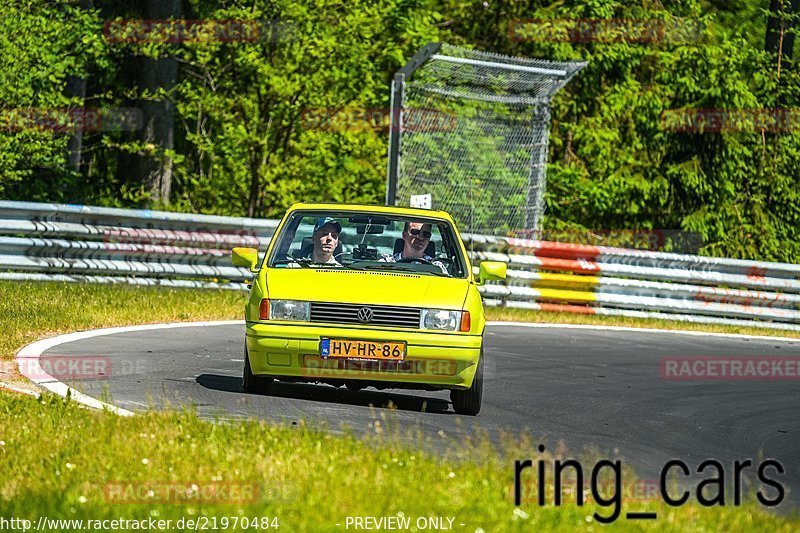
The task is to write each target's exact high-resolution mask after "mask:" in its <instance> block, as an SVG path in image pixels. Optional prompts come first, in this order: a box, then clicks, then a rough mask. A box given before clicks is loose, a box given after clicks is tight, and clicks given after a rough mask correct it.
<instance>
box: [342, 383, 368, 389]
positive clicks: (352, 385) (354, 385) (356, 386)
mask: <svg viewBox="0 0 800 533" xmlns="http://www.w3.org/2000/svg"><path fill="white" fill-rule="evenodd" d="M344 386H345V387H347V390H349V391H350V392H358V391H360V390H363V389H366V388H367V386H366V385H361V384H360V383H353V382H352V381H348V382H347V383H345V384H344Z"/></svg>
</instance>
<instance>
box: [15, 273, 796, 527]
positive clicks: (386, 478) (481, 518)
mask: <svg viewBox="0 0 800 533" xmlns="http://www.w3.org/2000/svg"><path fill="white" fill-rule="evenodd" d="M0 296H2V297H1V298H0V313H2V314H0V316H2V336H0V358H2V359H5V360H8V359H10V358H11V357H13V354H14V352H15V351H16V350H17V349H18V348H19V347H20V346H22V345H23V344H26V343H28V342H31V341H33V340H36V339H37V338H39V337H42V336H48V335H52V334H56V333H59V332H66V331H74V330H80V329H88V328H96V327H104V326H113V325H121V324H131V323H149V322H164V321H176V320H203V319H212V318H217V319H227V318H237V317H238V316H239V314H240V310H241V305H242V302H243V299H244V296H243V295H241V294H228V293H222V292H210V291H184V290H180V291H179V290H175V291H164V290H155V289H146V288H131V287H94V286H84V285H58V284H35V285H28V284H16V283H14V284H10V283H0ZM515 319H517V318H516V317H515ZM380 422H381V421H380V416H378V418H377V420H376V422H375V423H374V424H373V430H374V434H373V435H371V436H369V437H366V438H355V437H353V436H350V435H345V436H332V435H330V434H326V433H321V432H315V431H312V430H309V429H307V428H305V427H304V426H300V427H297V428H294V429H293V428H289V427H284V426H274V425H269V424H266V423H263V422H259V421H255V420H251V421H245V422H236V423H225V424H214V423H210V422H206V421H203V420H200V419H198V417H197V416H196V415H195V414H194V413H193V412H192V411H180V412H169V413H147V414H144V415H141V416H137V417H134V418H132V419H129V418H120V417H116V416H114V415H111V414H109V413H104V412H95V411H90V410H87V409H83V408H79V407H77V406H75V405H74V403H73V402H70V401H68V400H63V399H61V398H53V397H49V396H45V397H43V399H41V400H36V399H33V398H29V397H25V396H18V395H12V394H3V393H0V519H2V518H5V519H9V518H12V517H14V518H17V519H29V520H32V521H33V525H35V524H36V523H37V521H38V518H39V517H40V516H46V517H48V518H49V519H72V520H75V519H84V520H112V519H118V518H124V519H135V520H150V519H152V520H154V521H157V520H172V521H173V522H172V523H171V524H170V528H171V529H173V530H175V529H196V525H195V524H188V523H187V522H186V521H185V520H200V521H203V520H208V522H202V523H201V524H197V525H200V528H199V529H202V528H203V527H202V526H203V524H205V526H206V527H207V528H210V527H211V526H212V525H214V524H213V522H212V521H211V520H212V519H213V518H215V517H216V519H217V522H216V524H215V525H216V526H217V529H226V530H241V529H248V530H250V531H252V530H254V529H264V528H263V526H264V525H265V524H268V525H271V526H274V524H275V522H274V521H272V520H268V521H267V522H266V523H265V522H263V521H261V520H259V522H258V525H259V526H260V527H258V528H254V527H252V522H250V520H252V519H254V518H259V519H260V518H261V517H267V518H269V519H272V518H275V517H277V519H278V522H277V523H278V524H279V526H280V527H279V529H282V530H284V531H348V530H355V528H354V527H353V525H350V527H349V528H348V527H346V525H347V517H348V516H350V517H355V516H360V517H364V516H372V517H382V516H392V517H396V518H399V519H400V520H404V519H406V518H408V519H411V520H412V525H414V524H415V523H416V521H417V519H418V518H419V517H447V518H453V520H454V521H453V525H452V528H453V530H454V531H523V530H524V531H529V530H537V529H545V528H546V529H548V530H550V529H558V530H573V529H575V528H585V529H599V527H601V526H600V524H598V523H597V520H596V519H595V518H594V517H593V513H595V512H597V513H598V515H599V516H608V515H610V514H611V511H612V507H609V506H599V505H597V504H587V505H584V506H577V505H575V504H574V503H570V502H572V501H574V500H573V499H572V498H574V496H572V497H565V502H566V503H565V504H564V505H562V506H560V507H554V506H553V505H552V503H550V504H549V505H547V506H545V507H539V506H538V505H536V504H535V503H532V502H531V503H523V505H522V506H521V507H519V508H515V507H514V505H513V499H512V481H513V460H514V459H523V458H533V459H534V460H536V459H539V458H540V457H542V456H541V455H540V454H538V453H537V452H536V451H535V444H536V443H533V442H528V441H518V440H514V439H513V438H509V439H508V442H507V444H505V445H504V446H503V447H493V446H491V445H490V444H488V443H487V441H486V440H485V439H482V438H480V437H475V438H472V439H468V440H467V442H458V443H453V444H450V446H452V447H453V448H452V451H453V454H449V453H446V454H444V455H436V456H433V455H430V454H428V453H426V452H423V451H419V450H415V449H411V448H410V447H409V446H408V445H407V444H403V443H404V442H408V439H402V438H399V437H400V436H398V435H396V434H393V433H392V431H391V430H387V429H386V427H385V424H381V423H380ZM455 452H458V453H457V455H458V459H454V458H453V457H454V456H455V455H456V453H455ZM528 472H529V473H531V477H533V472H532V471H530V470H529V471H528ZM629 476H630V473H627V472H626V477H625V483H626V484H630V483H632V482H633V478H631V477H629ZM534 483H535V481H534ZM528 496H530V495H528ZM747 501H749V502H752V501H753V498H750V499H749V500H747ZM630 510H636V511H645V510H647V511H652V512H656V513H657V515H658V519H657V520H655V521H640V522H630V521H626V520H625V518H624V513H625V512H626V511H630ZM223 517H225V518H227V522H225V523H226V524H227V527H222V526H223ZM244 518H247V519H248V525H250V526H251V527H248V528H242V527H241V526H242V524H243V522H242V520H243V519H244ZM180 519H184V522H183V527H180V524H179V523H178V522H177V521H178V520H180ZM234 520H237V526H238V527H235V528H234V527H232V525H233V524H234ZM444 523H445V524H449V522H447V520H446V519H445V522H444ZM337 524H339V525H337ZM461 524H464V525H463V526H462V525H461ZM84 525H86V523H84ZM97 525H99V526H101V528H102V529H104V530H105V529H114V528H115V527H114V525H113V524H112V523H110V522H106V523H104V524H103V523H99V524H97ZM156 525H157V523H156ZM164 525H166V524H164ZM103 526H104V527H103ZM615 526H616V527H636V528H639V529H651V530H670V531H683V530H685V529H688V528H689V527H691V528H692V529H705V530H753V529H758V530H762V529H763V530H774V531H795V530H797V528H798V526H800V522H798V520H796V519H789V518H786V517H778V516H774V515H772V514H769V513H767V512H765V511H763V510H762V509H760V508H758V507H756V506H755V505H754V504H752V503H748V504H747V505H745V506H743V507H741V508H738V509H731V508H730V507H727V508H711V509H705V508H701V507H699V506H697V505H687V506H685V507H680V508H670V507H667V506H666V505H664V504H663V503H659V502H655V501H640V502H636V503H627V504H626V503H623V508H622V517H621V518H620V519H619V520H618V521H617V522H616V523H615ZM127 527H128V529H133V527H132V526H131V524H130V523H129V524H127ZM6 529H8V527H6ZM44 529H45V530H51V531H52V530H77V527H76V524H74V523H73V524H71V525H70V524H65V523H61V524H53V523H49V524H45V527H44ZM94 529H100V528H94ZM116 529H122V528H121V526H119V525H117V526H116ZM420 530H421V528H420Z"/></svg>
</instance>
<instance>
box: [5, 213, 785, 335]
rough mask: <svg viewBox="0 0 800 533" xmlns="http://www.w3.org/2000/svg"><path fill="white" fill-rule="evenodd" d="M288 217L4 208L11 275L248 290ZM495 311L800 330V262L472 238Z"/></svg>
mask: <svg viewBox="0 0 800 533" xmlns="http://www.w3.org/2000/svg"><path fill="white" fill-rule="evenodd" d="M277 224H278V221H277V220H260V219H249V218H238V217H222V216H209V215H195V214H184V213H170V212H163V211H147V210H129V209H117V208H104V207H89V206H79V205H60V204H39V203H31V202H9V201H0V279H7V280H8V279H10V280H19V281H22V280H28V281H38V280H53V281H81V282H87V281H91V282H98V283H128V284H137V285H151V286H165V287H197V288H222V289H230V290H246V289H247V287H248V285H247V284H246V283H243V282H246V281H247V280H249V279H250V278H252V274H251V273H250V272H249V271H248V270H246V269H243V268H238V267H234V266H232V265H231V263H230V250H231V248H233V247H235V246H251V247H256V248H259V249H261V250H264V249H265V248H266V246H267V244H268V243H269V241H270V238H271V236H272V233H273V232H274V231H275V228H276V227H277ZM463 237H464V239H465V243H466V245H467V248H468V249H469V250H470V255H471V257H472V261H473V263H474V264H475V265H476V266H475V267H474V270H475V271H476V272H477V270H478V269H477V265H478V264H479V263H480V262H481V261H484V260H492V261H503V262H505V263H507V264H508V265H509V270H508V278H507V279H506V280H503V281H502V282H490V283H488V284H487V285H485V286H483V287H481V291H482V293H483V294H484V297H485V302H486V304H487V305H501V306H506V307H513V308H527V309H537V310H543V311H560V312H569V313H580V314H602V315H614V316H635V317H648V318H664V319H670V320H681V321H690V322H698V323H713V324H731V325H758V326H761V327H767V328H779V329H791V330H800V265H797V264H789V263H770V262H763V261H746V260H740V259H726V258H712V257H702V256H696V255H684V254H672V253H662V252H652V251H646V250H628V249H623V248H612V247H601V246H587V245H576V244H566V243H556V242H547V241H536V240H525V239H515V238H507V237H496V236H487V235H473V234H464V235H463Z"/></svg>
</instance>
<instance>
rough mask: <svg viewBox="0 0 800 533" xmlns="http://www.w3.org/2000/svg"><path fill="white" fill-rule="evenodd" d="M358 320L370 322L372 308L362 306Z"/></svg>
mask: <svg viewBox="0 0 800 533" xmlns="http://www.w3.org/2000/svg"><path fill="white" fill-rule="evenodd" d="M358 320H359V321H360V322H365V323H366V322H370V321H371V320H372V309H370V308H369V307H362V308H361V309H359V310H358Z"/></svg>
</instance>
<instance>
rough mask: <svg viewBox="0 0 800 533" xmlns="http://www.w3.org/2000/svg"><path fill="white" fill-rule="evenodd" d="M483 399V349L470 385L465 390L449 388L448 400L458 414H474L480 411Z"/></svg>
mask: <svg viewBox="0 0 800 533" xmlns="http://www.w3.org/2000/svg"><path fill="white" fill-rule="evenodd" d="M482 400H483V350H481V358H480V359H479V360H478V368H477V369H475V378H474V379H473V380H472V386H471V387H470V388H468V389H467V390H451V391H450V401H451V402H453V411H455V412H456V414H459V415H468V416H475V415H477V414H478V413H479V412H480V411H481V402H482Z"/></svg>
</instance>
